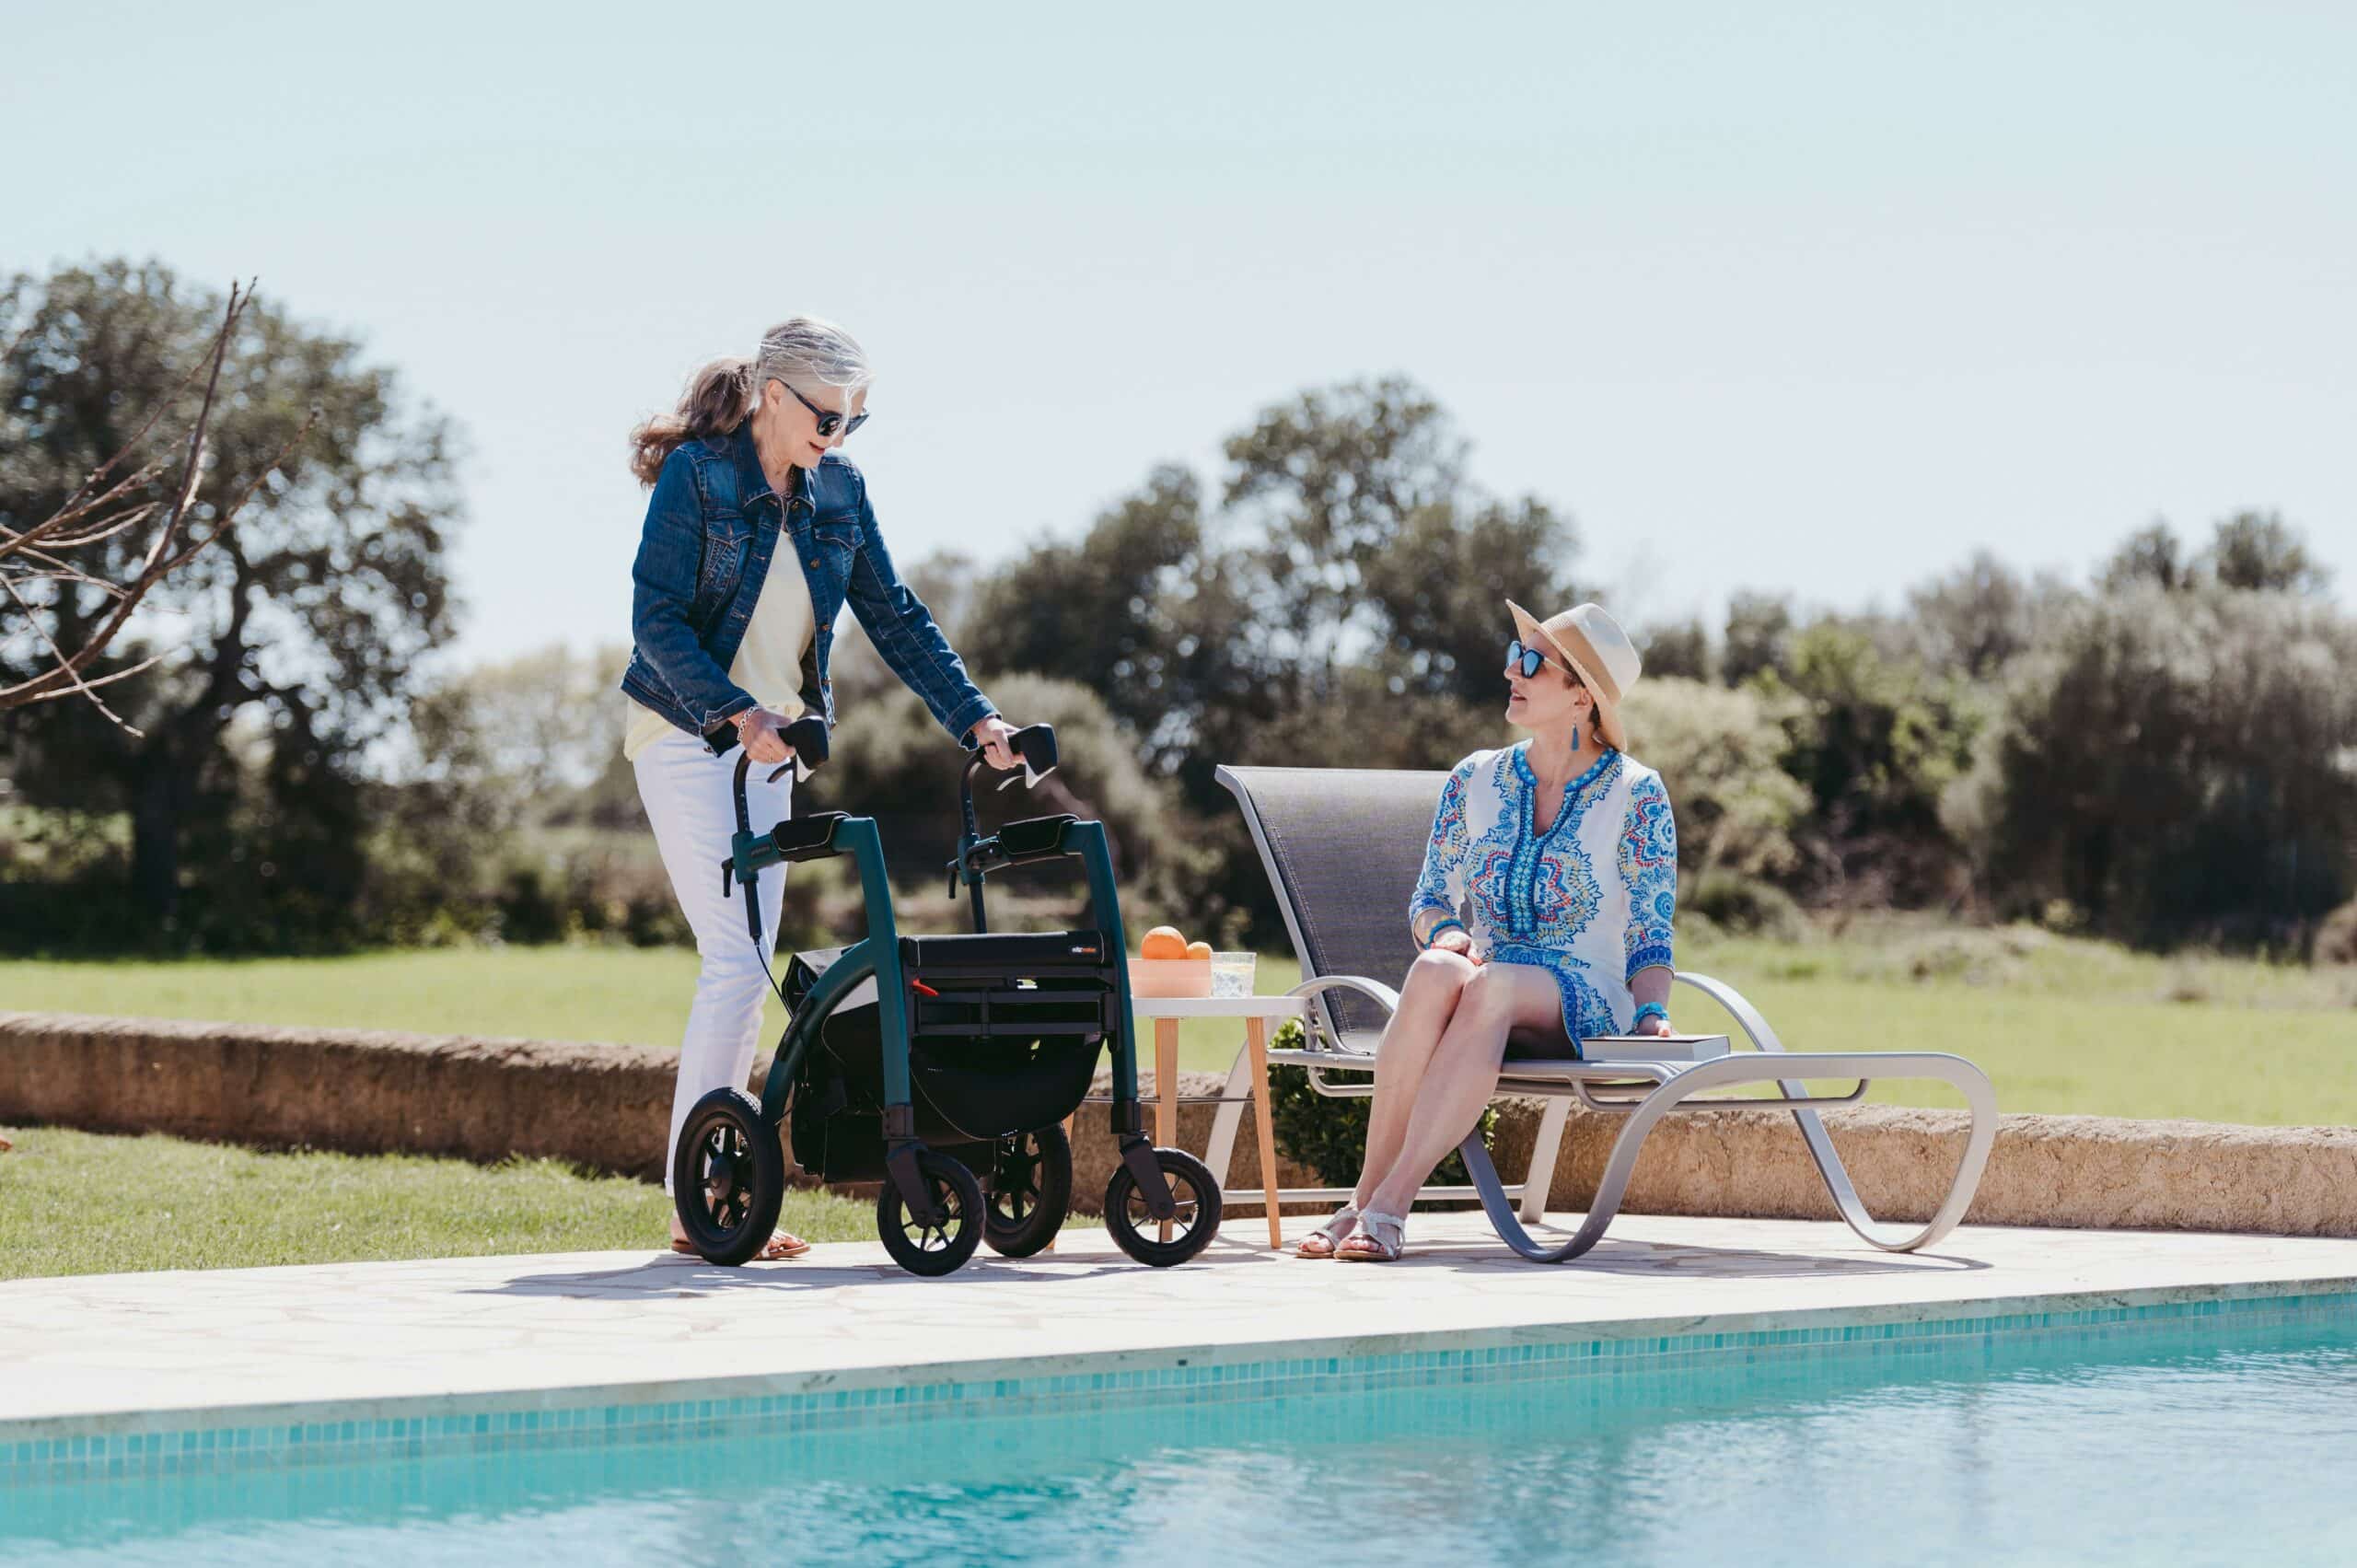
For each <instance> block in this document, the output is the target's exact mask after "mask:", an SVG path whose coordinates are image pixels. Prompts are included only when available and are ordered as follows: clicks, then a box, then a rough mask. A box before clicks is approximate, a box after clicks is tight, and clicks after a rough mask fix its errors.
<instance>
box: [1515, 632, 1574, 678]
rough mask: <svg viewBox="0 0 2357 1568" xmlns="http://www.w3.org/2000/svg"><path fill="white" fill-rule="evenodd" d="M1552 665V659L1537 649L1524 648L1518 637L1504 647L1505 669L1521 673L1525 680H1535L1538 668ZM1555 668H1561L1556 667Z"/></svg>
mask: <svg viewBox="0 0 2357 1568" xmlns="http://www.w3.org/2000/svg"><path fill="white" fill-rule="evenodd" d="M1554 663H1555V661H1554V660H1553V659H1550V658H1549V657H1548V656H1546V655H1545V654H1542V653H1540V652H1539V651H1538V649H1537V648H1526V647H1524V646H1523V645H1522V639H1521V638H1519V637H1517V638H1515V640H1514V641H1513V642H1511V643H1508V644H1507V645H1506V668H1508V669H1514V670H1519V671H1521V672H1522V678H1523V679H1525V680H1529V679H1533V678H1535V677H1536V676H1537V675H1538V668H1539V666H1541V665H1549V664H1554ZM1556 668H1562V667H1561V666H1560V665H1558V666H1557V667H1556ZM1567 673H1568V672H1567Z"/></svg>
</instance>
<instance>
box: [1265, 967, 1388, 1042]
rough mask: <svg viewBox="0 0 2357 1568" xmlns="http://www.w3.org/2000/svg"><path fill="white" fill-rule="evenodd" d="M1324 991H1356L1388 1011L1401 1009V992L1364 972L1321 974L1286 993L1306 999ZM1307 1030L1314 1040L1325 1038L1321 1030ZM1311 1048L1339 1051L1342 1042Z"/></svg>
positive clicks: (1311, 1019) (1312, 1019)
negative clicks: (1368, 977)
mask: <svg viewBox="0 0 2357 1568" xmlns="http://www.w3.org/2000/svg"><path fill="white" fill-rule="evenodd" d="M1324 991H1355V992H1357V993H1359V994H1360V995H1362V996H1364V997H1367V998H1369V999H1370V1000H1372V1001H1373V1002H1374V1003H1375V1004H1376V1005H1377V1006H1379V1007H1381V1008H1382V1009H1383V1010H1384V1011H1385V1012H1386V1013H1397V1012H1398V1011H1399V993H1398V992H1396V991H1394V990H1392V989H1391V988H1390V987H1389V986H1387V985H1386V984H1384V983H1383V982H1382V981H1379V980H1369V979H1367V977H1366V976H1364V975H1363V974H1327V975H1319V976H1318V977H1317V978H1316V979H1315V980H1305V981H1302V982H1301V983H1300V984H1299V985H1296V986H1295V987H1294V988H1293V989H1292V990H1291V991H1288V992H1286V993H1285V994H1286V995H1287V996H1297V997H1301V998H1304V999H1305V1000H1306V999H1307V998H1309V997H1312V996H1315V995H1317V994H1318V993H1320V992H1324ZM1315 1019H1316V1015H1315V1014H1314V1013H1313V1014H1311V1015H1310V1021H1312V1022H1314V1021H1315ZM1305 1032H1306V1034H1307V1036H1308V1037H1309V1039H1310V1040H1313V1041H1314V1040H1321V1039H1322V1038H1323V1037H1322V1034H1321V1031H1319V1030H1318V1029H1317V1028H1310V1029H1308V1030H1306V1031H1305ZM1311 1049H1312V1050H1316V1051H1339V1050H1340V1049H1341V1042H1340V1041H1332V1042H1329V1043H1325V1044H1318V1045H1313V1046H1312V1047H1311Z"/></svg>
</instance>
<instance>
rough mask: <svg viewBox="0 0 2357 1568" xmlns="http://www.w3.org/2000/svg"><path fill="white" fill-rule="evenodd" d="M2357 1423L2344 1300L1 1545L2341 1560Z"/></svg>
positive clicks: (805, 1557)
mask: <svg viewBox="0 0 2357 1568" xmlns="http://www.w3.org/2000/svg"><path fill="white" fill-rule="evenodd" d="M2342 1299H2343V1300H2347V1301H2350V1302H2351V1307H2357V1298H2342ZM2352 1457H2357V1309H2352V1310H2340V1311H2336V1312H2331V1313H2326V1314H2319V1315H2310V1316H2308V1317H2306V1318H2300V1319H2295V1320H2289V1321H2285V1322H2281V1323H2277V1324H2273V1325H2271V1326H2270V1325H2264V1324H2236V1325H2234V1326H2233V1328H2232V1330H2231V1331H2228V1332H2222V1331H2221V1329H2220V1325H2219V1324H2217V1323H2216V1322H2214V1321H2213V1322H2211V1323H2208V1324H2206V1325H2204V1324H2188V1325H2181V1326H2177V1325H2173V1326H2170V1327H2168V1328H2165V1329H2160V1330H2144V1331H2140V1332H2137V1333H2135V1334H2132V1335H2109V1336H2104V1337H2101V1338H2095V1339H2091V1338H2088V1337H2085V1336H2081V1337H2079V1338H2077V1339H2075V1340H2074V1339H2073V1338H2072V1337H2070V1336H2052V1337H2045V1338H2039V1339H2037V1340H2035V1341H2034V1342H2023V1343H2008V1342H2003V1341H2001V1340H1996V1339H1990V1340H1984V1341H1980V1342H1972V1341H1965V1342H1960V1343H1958V1344H1956V1345H1955V1346H1953V1347H1949V1348H1946V1349H1943V1350H1941V1351H1940V1352H1939V1353H1936V1354H1928V1355H1923V1356H1917V1357H1913V1358H1911V1359H1905V1360H1893V1359H1890V1358H1887V1357H1885V1358H1869V1357H1863V1356H1861V1357H1850V1358H1847V1359H1844V1358H1840V1357H1776V1356H1763V1357H1760V1358H1758V1359H1755V1360H1753V1361H1751V1362H1750V1364H1749V1365H1732V1366H1730V1365H1719V1366H1712V1367H1708V1368H1702V1369H1695V1368H1682V1369H1671V1370H1662V1371H1634V1372H1631V1373H1629V1374H1626V1375H1620V1374H1615V1375H1612V1376H1594V1375H1591V1376H1555V1377H1550V1376H1531V1377H1528V1378H1525V1379H1518V1380H1515V1381H1510V1382H1490V1383H1485V1384H1481V1385H1478V1386H1461V1385H1460V1386H1455V1387H1414V1388H1388V1389H1382V1390H1377V1391H1369V1392H1358V1393H1337V1394H1329V1395H1317V1396H1308V1397H1285V1398H1274V1399H1255V1400H1239V1401H1230V1402H1225V1403H1206V1404H1195V1405H1182V1406H1170V1405H1162V1406H1156V1407H1148V1406H1144V1405H1141V1406H1140V1407H1138V1408H1134V1409H1128V1410H1114V1411H1093V1412H1087V1413H1077V1414H1066V1415H1055V1416H1047V1417H1042V1416H1039V1415H1036V1414H1034V1415H1029V1416H1026V1417H1022V1418H1019V1419H1004V1418H993V1417H990V1416H986V1415H985V1416H979V1417H970V1416H962V1415H960V1416H951V1417H945V1418H940V1419H933V1420H925V1421H918V1422H908V1423H899V1424H896V1425H892V1426H889V1427H885V1428H875V1429H866V1430H853V1431H849V1432H844V1431H837V1432H830V1433H807V1432H806V1433H800V1434H766V1435H758V1436H753V1437H738V1438H731V1439H726V1440H714V1439H710V1438H705V1439H700V1440H692V1441H645V1442H630V1443H622V1444H615V1445H608V1446H574V1447H559V1448H553V1449H550V1448H536V1447H530V1446H520V1447H517V1448H515V1449H512V1450H508V1451H503V1452H492V1453H482V1454H473V1455H452V1456H447V1457H441V1458H424V1459H415V1460H409V1461H404V1462H395V1463H372V1464H366V1465H336V1464H313V1465H297V1466H288V1467H284V1468H257V1467H249V1468H245V1469H231V1470H227V1471H225V1472H220V1473H213V1474H199V1475H176V1476H168V1477H163V1478H157V1479H145V1480H136V1481H120V1480H118V1481H64V1482H55V1483H49V1484H38V1485H25V1486H19V1487H15V1488H10V1489H5V1490H0V1562H6V1563H8V1564H10V1565H11V1568H14V1565H17V1564H51V1563H67V1562H92V1563H96V1562H107V1563H110V1564H115V1563H143V1562H157V1563H164V1562H170V1563H174V1564H203V1563H216V1562H218V1563H232V1562H234V1563H238V1564H264V1563H281V1562H285V1563H295V1562H301V1563H305V1564H307V1565H308V1564H316V1563H317V1562H320V1561H323V1560H340V1561H361V1562H371V1563H378V1564H390V1563H401V1562H435V1563H459V1564H464V1563H495V1564H499V1565H500V1568H517V1565H519V1564H529V1563H541V1562H550V1563H563V1564H567V1565H568V1568H586V1565H589V1564H597V1563H624V1562H627V1563H656V1562H725V1561H732V1560H739V1559H749V1558H753V1557H755V1556H762V1557H767V1558H771V1559H775V1560H780V1561H787V1562H1025V1561H1035V1560H1055V1559H1065V1560H1071V1559H1080V1558H1084V1557H1086V1558H1094V1559H1097V1560H1100V1561H1109V1562H1163V1561H1177V1560H1183V1561H1202V1560H1205V1559H1215V1560H1216V1561H1217V1562H1219V1563H1220V1565H1221V1568H1246V1565H1249V1564H1258V1563H1283V1564H1286V1565H1287V1568H1301V1565H1302V1564H1306V1563H1309V1562H1330V1561H1335V1560H1342V1559H1347V1560H1350V1561H1353V1562H1418V1563H1432V1562H1458V1561H1462V1562H1501V1561H1504V1562H1513V1561H1524V1562H1539V1561H1547V1562H1579V1563H1582V1564H1584V1565H1604V1564H1620V1563H1682V1562H1707V1563H1717V1562H1739V1563H1743V1564H1747V1565H1752V1568H1767V1565H1772V1564H1780V1563H1810V1564H1817V1563H1882V1562H1889V1563H1910V1564H1913V1563H1922V1564H1940V1563H1968V1562H1969V1563H2084V1562H2122V1563H2137V1564H2158V1563H2210V1562H2266V1563H2270V1564H2297V1563H2347V1562H2357V1464H2353V1463H2352V1462H2351V1460H2352Z"/></svg>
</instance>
